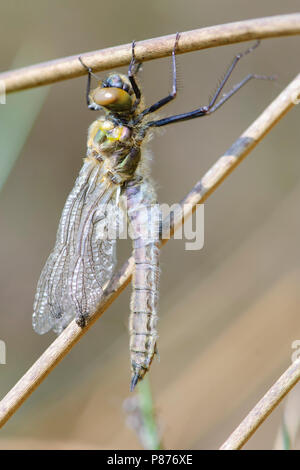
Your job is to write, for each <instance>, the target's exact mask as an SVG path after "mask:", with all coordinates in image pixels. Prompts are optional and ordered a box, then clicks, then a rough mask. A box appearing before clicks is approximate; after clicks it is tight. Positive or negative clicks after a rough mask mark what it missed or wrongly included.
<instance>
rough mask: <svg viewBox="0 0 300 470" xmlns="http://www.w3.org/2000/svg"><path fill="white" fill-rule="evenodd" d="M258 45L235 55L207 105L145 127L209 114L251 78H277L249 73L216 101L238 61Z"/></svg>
mask: <svg viewBox="0 0 300 470" xmlns="http://www.w3.org/2000/svg"><path fill="white" fill-rule="evenodd" d="M258 45H259V41H258V42H256V43H255V44H254V45H253V46H252V47H250V48H249V49H247V50H246V51H245V52H244V53H241V54H238V55H237V56H235V58H234V60H233V62H232V63H231V65H230V67H229V68H228V70H227V71H226V73H225V76H224V78H223V80H222V82H221V84H220V85H219V87H218V89H217V91H216V93H215V94H214V96H213V98H212V99H211V100H210V102H209V104H208V105H207V106H202V107H200V108H198V109H195V110H194V111H190V112H188V113H183V114H177V115H175V116H170V117H167V118H164V119H159V120H158V121H151V122H148V123H147V124H146V126H145V127H162V126H166V125H167V124H171V123H174V122H180V121H187V120H189V119H194V118H197V117H201V116H208V115H209V114H211V113H213V112H214V111H216V110H217V109H219V108H220V107H221V106H222V105H223V104H224V103H225V102H226V101H227V100H228V99H229V98H231V97H232V96H233V95H234V94H235V93H236V92H237V91H238V90H240V89H241V88H242V87H243V86H244V85H246V83H248V82H249V81H250V80H251V79H253V78H254V79H259V80H275V79H276V77H275V76H271V77H267V76H265V75H256V74H249V75H247V76H246V77H245V78H244V79H243V80H241V81H240V82H239V83H237V84H236V85H235V86H234V87H233V88H232V89H231V90H230V91H229V92H228V93H226V94H225V95H224V96H223V97H222V98H221V100H220V101H219V102H218V103H216V101H217V99H218V97H219V96H220V93H221V91H222V90H223V88H224V86H225V84H226V82H227V81H228V79H229V77H230V75H231V73H232V71H233V69H234V67H235V66H236V64H237V62H238V61H239V60H240V58H241V57H243V56H244V55H246V54H248V53H249V52H252V51H253V50H254V49H255V48H256V47H257V46H258Z"/></svg>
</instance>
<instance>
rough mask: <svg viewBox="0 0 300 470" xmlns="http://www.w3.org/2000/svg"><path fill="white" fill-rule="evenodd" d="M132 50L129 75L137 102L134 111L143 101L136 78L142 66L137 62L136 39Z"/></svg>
mask: <svg viewBox="0 0 300 470" xmlns="http://www.w3.org/2000/svg"><path fill="white" fill-rule="evenodd" d="M131 51H132V52H131V61H130V64H129V68H128V74H127V75H128V78H129V80H130V83H131V86H132V88H133V92H134V94H135V102H134V104H133V107H132V110H133V111H134V110H135V109H136V108H137V107H138V105H139V104H140V101H141V90H140V89H139V87H138V84H137V83H136V80H135V74H136V73H137V72H138V71H139V68H140V66H141V64H140V63H137V61H136V57H135V41H132V46H131Z"/></svg>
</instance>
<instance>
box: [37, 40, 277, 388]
mask: <svg viewBox="0 0 300 470" xmlns="http://www.w3.org/2000/svg"><path fill="white" fill-rule="evenodd" d="M179 38H180V35H179V34H178V33H177V35H176V39H175V44H174V48H173V52H172V68H173V87H172V92H171V93H170V94H169V95H168V96H166V97H165V98H163V99H161V100H159V101H158V102H157V103H155V104H153V105H152V106H150V107H146V108H144V107H143V104H142V103H143V101H142V95H141V91H140V88H139V86H138V83H137V81H136V74H137V72H138V69H139V68H140V65H141V64H140V63H138V62H137V61H136V58H135V43H134V42H133V44H132V59H131V63H130V65H129V69H128V75H127V76H126V75H123V74H119V73H111V74H109V75H108V77H107V78H106V79H105V80H103V81H102V82H99V84H98V86H97V87H96V88H95V89H94V90H93V91H91V78H92V76H93V75H94V74H93V72H92V70H91V69H90V68H89V67H87V66H86V65H85V64H84V63H83V61H82V60H81V58H79V60H80V62H81V63H82V65H83V67H85V68H86V69H87V72H88V81H87V92H86V100H87V105H88V107H89V109H91V110H94V111H102V112H103V114H102V115H101V117H99V118H98V119H96V120H95V121H94V122H93V123H92V124H91V126H90V128H89V132H88V141H87V156H86V158H85V160H84V164H83V166H82V169H81V171H80V174H79V176H78V178H77V180H76V182H75V186H74V188H73V189H72V191H71V193H70V195H69V197H68V199H67V201H66V204H65V207H64V209H63V212H62V216H61V220H60V224H59V228H58V232H57V237H56V243H55V247H54V250H53V251H52V253H51V254H50V256H49V258H48V260H47V262H46V265H45V267H44V269H43V271H42V273H41V276H40V279H39V282H38V286H37V293H36V297H35V303H34V313H33V328H34V330H35V331H36V332H37V333H40V334H43V333H46V332H47V331H49V330H50V329H53V330H54V331H55V332H56V333H58V334H59V333H60V332H61V331H62V330H63V329H64V328H65V327H66V326H67V325H68V324H69V323H70V321H71V320H72V319H73V318H76V321H77V324H78V325H79V326H80V327H84V326H85V324H86V321H87V320H88V318H89V315H90V314H91V313H92V312H94V311H95V310H96V308H97V305H98V304H99V302H100V300H101V297H102V295H103V288H104V287H105V285H106V284H107V282H108V281H109V280H110V279H111V278H112V275H113V272H114V268H115V264H116V257H115V239H113V238H111V237H108V236H107V233H108V232H109V226H110V224H111V223H112V217H111V216H109V215H108V211H107V207H108V205H109V204H110V205H112V206H113V207H121V206H122V207H126V210H127V217H128V221H129V224H130V226H131V229H132V232H133V234H134V236H133V237H132V238H133V256H134V261H135V266H134V272H133V278H132V289H133V290H132V297H131V303H130V311H131V313H130V317H129V333H130V354H131V371H132V378H131V390H133V389H134V387H135V385H136V384H137V382H138V381H139V380H140V379H142V378H143V376H144V375H145V373H146V372H147V371H148V370H149V368H150V365H151V362H152V360H153V357H154V355H155V353H156V351H157V346H156V343H157V338H158V335H157V318H158V316H157V304H158V284H159V243H160V240H159V233H160V230H159V229H158V230H157V227H159V225H160V213H159V211H153V210H152V207H153V206H154V205H156V202H157V201H156V194H155V190H154V187H153V183H152V181H151V178H150V174H149V162H148V157H147V153H146V152H145V144H146V143H147V141H148V139H149V136H150V135H151V131H152V129H154V128H155V127H161V126H165V125H167V124H171V123H175V122H180V121H185V120H188V119H194V118H197V117H201V116H208V115H210V114H211V113H213V112H214V111H216V110H217V109H219V108H220V106H222V105H223V104H224V103H225V102H226V101H227V100H228V99H229V98H230V97H231V96H232V95H233V94H234V93H236V92H237V91H238V90H239V89H240V88H241V87H242V86H243V85H245V84H246V83H247V82H249V80H251V79H253V78H258V79H268V78H271V77H265V76H260V75H254V74H250V75H248V76H246V77H245V78H244V80H242V81H241V82H240V83H238V84H237V85H235V86H234V87H233V88H232V89H231V90H230V91H229V92H228V93H227V94H225V95H222V96H221V93H222V90H223V88H224V86H225V84H226V82H227V81H228V79H229V76H230V75H231V73H232V71H233V69H234V67H235V66H236V64H237V62H238V61H239V59H240V58H241V57H242V56H244V55H246V54H248V53H249V52H251V51H252V50H253V49H255V48H256V47H257V46H258V44H259V42H256V43H255V45H254V46H252V47H250V48H249V49H247V50H246V51H245V52H244V53H242V54H239V55H237V56H235V58H234V59H233V61H232V63H231V65H230V67H229V68H228V70H227V71H226V73H225V75H224V78H223V79H222V81H221V83H220V85H219V87H218V89H217V91H216V92H215V94H214V96H213V98H212V99H211V101H210V103H209V104H208V105H207V106H203V107H200V108H197V109H195V110H194V111H191V112H187V113H184V114H178V115H175V116H170V117H167V118H164V119H157V120H155V119H154V120H153V119H152V120H151V119H150V116H151V114H152V113H153V112H155V111H157V110H158V109H160V108H161V107H162V106H164V105H166V104H167V103H169V102H170V101H171V100H173V99H174V98H175V96H176V90H177V87H176V63H175V54H176V50H177V47H178V42H179ZM218 99H219V100H218ZM145 226H147V227H148V228H149V227H150V228H151V227H152V228H153V230H151V231H150V233H151V236H145V230H144V228H145ZM147 234H149V230H148V231H147Z"/></svg>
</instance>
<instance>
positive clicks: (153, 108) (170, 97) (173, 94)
mask: <svg viewBox="0 0 300 470" xmlns="http://www.w3.org/2000/svg"><path fill="white" fill-rule="evenodd" d="M179 38H180V33H177V34H176V38H175V43H174V47H173V51H172V72H173V83H172V91H171V93H169V95H168V96H166V97H165V98H162V99H161V100H159V101H157V102H156V103H154V104H153V105H152V106H149V108H146V109H144V110H143V111H142V112H141V113H140V114H139V115H138V116H137V118H136V121H135V122H136V123H138V122H140V121H141V120H142V119H143V117H144V116H146V114H150V113H153V112H154V111H157V110H158V109H160V108H162V106H165V105H166V104H167V103H169V102H170V101H172V100H174V99H175V98H176V95H177V73H176V50H177V47H178V42H179Z"/></svg>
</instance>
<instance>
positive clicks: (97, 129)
mask: <svg viewBox="0 0 300 470" xmlns="http://www.w3.org/2000/svg"><path fill="white" fill-rule="evenodd" d="M87 155H88V156H90V157H93V158H95V159H96V160H98V161H103V160H104V161H106V167H107V168H108V169H109V171H110V173H111V174H112V175H115V176H116V177H115V178H113V180H115V181H117V182H118V183H120V182H123V181H127V180H128V179H130V178H132V177H133V175H134V173H135V171H136V169H137V166H138V164H139V162H140V145H138V144H137V142H136V136H135V133H134V129H131V128H130V127H128V126H126V125H125V124H123V122H122V121H121V120H118V119H116V118H115V116H114V115H112V116H110V115H109V114H108V115H107V116H103V117H101V118H99V119H97V120H96V121H94V122H93V123H92V124H91V126H90V128H89V136H88V152H87Z"/></svg>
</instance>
